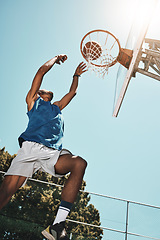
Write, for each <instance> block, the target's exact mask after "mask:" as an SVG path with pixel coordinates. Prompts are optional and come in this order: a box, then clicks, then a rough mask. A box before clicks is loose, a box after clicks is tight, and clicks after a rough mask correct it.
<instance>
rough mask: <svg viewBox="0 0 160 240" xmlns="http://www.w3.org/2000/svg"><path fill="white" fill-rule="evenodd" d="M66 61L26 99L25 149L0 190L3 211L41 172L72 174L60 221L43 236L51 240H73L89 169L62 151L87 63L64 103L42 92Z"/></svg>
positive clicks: (60, 58) (21, 141)
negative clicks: (70, 223)
mask: <svg viewBox="0 0 160 240" xmlns="http://www.w3.org/2000/svg"><path fill="white" fill-rule="evenodd" d="M66 60H67V56H66V55H64V54H61V55H58V56H56V57H54V58H52V59H51V60H49V61H47V62H46V63H45V64H43V65H42V66H41V67H40V68H39V70H38V71H37V73H36V75H35V77H34V79H33V82H32V85H31V89H30V90H29V92H28V94H27V97H26V103H27V108H28V112H27V115H28V118H29V123H28V126H27V128H26V130H25V131H24V132H23V133H22V134H21V135H20V137H19V139H18V140H19V144H20V147H21V148H20V149H19V151H18V153H17V156H16V157H15V158H14V159H13V161H12V163H11V166H10V168H9V169H8V171H7V173H6V174H5V177H4V181H3V183H2V185H1V188H0V196H1V197H0V209H1V208H2V207H3V206H5V205H6V204H7V203H8V201H9V200H10V198H11V197H12V195H13V194H14V193H15V192H16V191H17V190H18V189H19V188H20V187H21V186H23V185H24V184H25V183H26V181H27V178H28V177H31V176H32V175H33V173H35V172H36V171H37V170H40V171H45V172H47V173H49V174H52V175H53V176H56V177H61V176H64V175H66V174H67V173H70V176H69V178H68V180H67V182H66V184H65V186H64V188H63V191H62V195H61V203H60V206H59V209H58V212H57V215H56V218H55V219H54V222H53V224H52V225H50V226H49V227H48V228H47V229H45V230H44V231H43V232H42V234H43V235H44V236H45V237H46V238H47V239H51V240H62V239H63V240H67V239H69V238H68V236H67V233H66V231H65V220H66V218H67V216H68V214H69V212H70V210H71V207H72V204H73V203H74V201H75V199H76V196H77V193H78V191H79V189H80V186H81V183H82V179H83V176H84V173H85V169H86V166H87V163H86V161H85V160H84V159H83V158H81V157H79V156H74V155H72V153H71V152H70V151H68V150H66V149H63V148H62V138H63V131H64V122H63V117H62V113H61V110H62V109H64V108H65V107H66V106H67V105H68V104H69V102H70V101H71V100H72V98H73V97H74V96H75V95H76V91H77V87H78V81H79V77H80V76H81V74H83V73H84V72H86V71H87V69H86V65H85V64H84V63H83V62H82V63H80V64H79V65H78V67H77V68H76V70H75V74H74V75H73V81H72V84H71V87H70V90H69V92H68V93H67V94H66V95H65V96H64V97H63V98H62V99H61V100H60V101H56V102H54V103H53V104H51V100H52V98H53V93H52V92H51V91H48V90H40V87H41V83H42V80H43V77H44V75H45V74H46V73H47V72H48V71H49V70H50V69H51V68H52V67H53V65H54V64H55V63H56V64H61V63H63V62H65V61H66Z"/></svg>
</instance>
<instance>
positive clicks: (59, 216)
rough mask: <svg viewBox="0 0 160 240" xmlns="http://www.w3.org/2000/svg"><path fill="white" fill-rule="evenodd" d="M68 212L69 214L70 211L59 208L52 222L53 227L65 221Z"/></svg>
mask: <svg viewBox="0 0 160 240" xmlns="http://www.w3.org/2000/svg"><path fill="white" fill-rule="evenodd" d="M69 212H70V209H68V208H65V207H62V206H60V207H59V209H58V212H57V215H56V218H55V220H54V222H53V225H55V224H56V223H60V222H63V221H65V220H66V218H67V216H68V214H69Z"/></svg>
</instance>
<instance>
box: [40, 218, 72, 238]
mask: <svg viewBox="0 0 160 240" xmlns="http://www.w3.org/2000/svg"><path fill="white" fill-rule="evenodd" d="M42 234H43V236H45V237H46V238H47V239H49V240H69V237H68V236H67V233H66V229H65V222H60V223H57V224H55V225H52V226H48V227H47V228H46V229H45V230H44V231H42Z"/></svg>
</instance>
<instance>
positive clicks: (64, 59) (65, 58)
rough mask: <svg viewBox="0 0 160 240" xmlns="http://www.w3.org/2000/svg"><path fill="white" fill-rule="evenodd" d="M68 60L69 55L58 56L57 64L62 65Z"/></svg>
mask: <svg viewBox="0 0 160 240" xmlns="http://www.w3.org/2000/svg"><path fill="white" fill-rule="evenodd" d="M66 60H67V55H65V54H61V55H58V56H57V60H56V63H57V64H61V63H64V62H65V61H66Z"/></svg>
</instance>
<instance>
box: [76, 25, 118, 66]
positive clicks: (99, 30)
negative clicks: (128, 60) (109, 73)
mask: <svg viewBox="0 0 160 240" xmlns="http://www.w3.org/2000/svg"><path fill="white" fill-rule="evenodd" d="M93 32H104V33H107V34H109V35H111V36H112V37H113V38H114V39H115V40H116V42H117V43H118V47H119V53H120V51H121V45H120V42H119V40H118V39H117V38H116V37H115V36H114V35H113V34H112V33H111V32H109V31H106V30H102V29H96V30H92V31H90V32H88V33H87V34H86V35H85V36H84V37H83V38H82V40H81V44H80V50H81V54H82V56H83V57H84V59H85V60H86V61H87V62H88V60H87V58H86V57H85V55H84V53H83V50H82V45H83V41H84V39H85V38H86V37H87V36H88V35H90V34H91V33H93ZM119 53H118V55H117V57H116V59H115V60H114V61H113V62H112V63H110V64H105V65H100V64H99V65H98V64H95V63H92V62H90V63H91V64H92V65H94V66H96V67H106V66H108V67H111V66H113V65H114V64H116V63H117V59H118V56H119Z"/></svg>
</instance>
